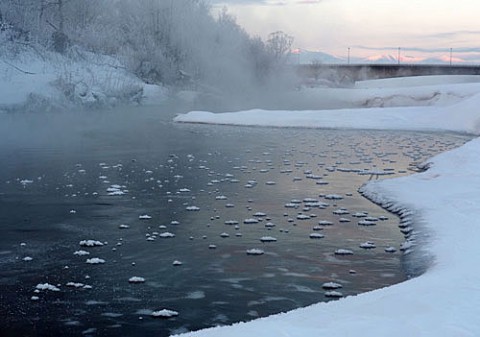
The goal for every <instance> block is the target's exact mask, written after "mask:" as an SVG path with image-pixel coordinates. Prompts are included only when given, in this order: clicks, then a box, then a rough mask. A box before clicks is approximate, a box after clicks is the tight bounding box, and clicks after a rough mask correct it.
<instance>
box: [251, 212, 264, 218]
mask: <svg viewBox="0 0 480 337" xmlns="http://www.w3.org/2000/svg"><path fill="white" fill-rule="evenodd" d="M253 216H256V217H258V218H262V217H265V216H267V214H266V213H264V212H257V213H255V214H254V215H253Z"/></svg>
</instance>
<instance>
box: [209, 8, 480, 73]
mask: <svg viewBox="0 0 480 337" xmlns="http://www.w3.org/2000/svg"><path fill="white" fill-rule="evenodd" d="M214 5H215V8H221V7H222V6H224V5H226V6H227V7H228V11H229V12H230V13H231V14H233V15H234V16H235V17H236V18H237V22H238V23H239V24H240V25H241V26H242V27H244V28H245V29H246V30H247V31H248V32H249V33H250V34H252V35H258V36H260V37H262V38H265V37H266V36H268V34H269V33H271V32H273V31H277V30H282V31H284V32H285V33H287V34H289V35H292V36H293V37H294V38H295V42H294V47H295V48H301V49H307V50H315V51H322V52H325V53H328V54H332V55H335V56H337V57H340V58H347V50H348V48H350V54H351V57H352V58H374V57H377V56H379V55H385V54H389V55H392V56H395V57H397V50H398V47H401V51H402V52H401V54H402V55H401V57H403V58H405V60H407V59H410V60H422V59H429V58H437V59H443V60H444V61H445V62H448V61H449V59H450V48H452V51H453V53H452V54H453V57H452V60H453V61H454V62H461V61H469V62H473V63H479V64H480V21H479V19H478V17H479V15H480V14H479V13H480V1H478V0H457V1H446V0H421V1H419V0H396V1H393V0H283V1H281V0H278V1H277V0H273V1H266V0H264V1H262V0H244V1H240V0H238V1H235V0H217V1H215V3H214Z"/></svg>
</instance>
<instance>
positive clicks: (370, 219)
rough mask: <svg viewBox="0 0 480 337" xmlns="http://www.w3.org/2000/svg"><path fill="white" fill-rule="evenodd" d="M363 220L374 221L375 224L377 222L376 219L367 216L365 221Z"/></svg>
mask: <svg viewBox="0 0 480 337" xmlns="http://www.w3.org/2000/svg"><path fill="white" fill-rule="evenodd" d="M363 220H367V221H374V222H375V221H378V220H379V218H376V217H373V216H367V217H366V218H365V219H363Z"/></svg>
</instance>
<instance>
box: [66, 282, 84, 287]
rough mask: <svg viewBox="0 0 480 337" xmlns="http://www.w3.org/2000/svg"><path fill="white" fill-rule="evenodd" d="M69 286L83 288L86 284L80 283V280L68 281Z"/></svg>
mask: <svg viewBox="0 0 480 337" xmlns="http://www.w3.org/2000/svg"><path fill="white" fill-rule="evenodd" d="M66 286H67V287H71V288H83V287H84V286H85V284H83V283H78V282H68V283H67V284H66Z"/></svg>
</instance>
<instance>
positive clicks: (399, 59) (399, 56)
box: [397, 47, 400, 64]
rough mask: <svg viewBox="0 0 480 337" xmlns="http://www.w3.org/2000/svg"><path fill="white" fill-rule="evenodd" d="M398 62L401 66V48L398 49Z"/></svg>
mask: <svg viewBox="0 0 480 337" xmlns="http://www.w3.org/2000/svg"><path fill="white" fill-rule="evenodd" d="M397 61H398V64H400V47H398V55H397Z"/></svg>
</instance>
